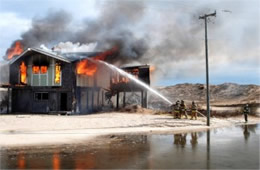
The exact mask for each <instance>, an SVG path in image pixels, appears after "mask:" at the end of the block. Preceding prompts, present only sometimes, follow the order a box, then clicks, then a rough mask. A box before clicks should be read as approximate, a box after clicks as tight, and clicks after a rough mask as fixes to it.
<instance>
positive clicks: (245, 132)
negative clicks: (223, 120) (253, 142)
mask: <svg viewBox="0 0 260 170" xmlns="http://www.w3.org/2000/svg"><path fill="white" fill-rule="evenodd" d="M249 136H250V132H249V131H248V125H245V126H244V137H245V140H246V141H247V140H248V138H249Z"/></svg>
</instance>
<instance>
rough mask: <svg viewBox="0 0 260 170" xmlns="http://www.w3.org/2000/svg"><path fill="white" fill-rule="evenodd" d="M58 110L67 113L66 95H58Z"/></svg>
mask: <svg viewBox="0 0 260 170" xmlns="http://www.w3.org/2000/svg"><path fill="white" fill-rule="evenodd" d="M60 110H61V111H67V93H61V94H60Z"/></svg>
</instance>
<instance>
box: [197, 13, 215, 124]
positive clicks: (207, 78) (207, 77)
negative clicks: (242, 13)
mask: <svg viewBox="0 0 260 170" xmlns="http://www.w3.org/2000/svg"><path fill="white" fill-rule="evenodd" d="M216 14H217V13H216V11H215V12H214V13H211V14H205V15H203V16H200V17H199V19H204V22H205V52H206V84H207V126H210V104H209V66H208V65H209V64H208V37H207V21H208V17H211V16H213V17H216Z"/></svg>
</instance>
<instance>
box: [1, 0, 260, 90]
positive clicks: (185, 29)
mask: <svg viewBox="0 0 260 170" xmlns="http://www.w3.org/2000/svg"><path fill="white" fill-rule="evenodd" d="M215 10H216V12H217V16H216V17H211V18H210V21H208V48H209V75H210V79H209V80H210V84H222V83H228V82H231V83H239V84H258V85H259V84H260V67H259V66H260V56H259V55H260V33H259V29H260V12H259V11H260V1H258V0H211V1H207V0H150V1H149V0H147V1H136V0H126V1H124V2H123V1H116V0H97V1H94V0H0V18H1V22H0V32H1V34H0V56H4V55H5V52H6V49H7V48H9V47H10V45H11V44H12V43H13V42H14V41H15V40H17V39H21V38H23V36H22V35H23V34H24V33H27V35H28V34H30V33H31V32H30V29H31V28H32V27H33V24H35V22H36V21H42V20H39V18H41V19H43V18H45V19H47V20H48V19H49V18H48V17H46V16H48V15H50V13H52V14H53V13H55V12H57V11H58V13H59V11H64V12H65V13H66V14H69V16H70V17H69V18H71V19H70V21H69V22H68V23H65V26H67V25H68V28H67V27H66V29H65V31H64V30H63V31H64V32H69V35H70V36H66V38H64V37H63V38H62V40H66V41H70V38H71V37H73V40H71V41H72V42H74V43H76V42H77V40H78V41H79V42H80V43H90V42H91V41H93V40H95V41H97V42H98V44H102V43H103V42H101V40H100V39H102V38H103V37H105V38H104V39H105V40H106V43H103V44H102V48H103V49H104V48H105V47H106V45H107V44H109V42H107V41H109V40H111V39H112V40H114V39H115V38H114V37H117V39H120V40H121V39H123V40H125V41H126V42H127V43H125V45H124V48H123V50H124V53H123V54H126V52H129V50H133V48H127V46H128V45H129V46H131V47H132V46H133V44H134V48H138V47H140V46H141V47H142V48H141V50H142V51H141V52H142V53H140V51H137V54H139V55H141V57H133V56H134V55H129V57H133V58H131V60H127V61H129V62H130V63H132V64H151V65H154V66H155V68H156V69H155V72H154V73H153V75H152V84H154V85H174V84H179V83H205V82H206V80H205V76H206V75H205V74H206V73H205V46H204V43H205V37H204V22H203V20H199V19H198V18H199V16H201V15H203V14H206V13H212V12H214V11H215ZM93 23H95V24H93ZM93 25H94V26H93ZM96 27H97V29H96V30H95V32H93V31H90V30H93V28H96ZM101 27H102V28H101ZM91 28H92V29H91ZM72 30H73V31H72ZM84 31H86V35H87V36H86V37H84V39H82V38H80V37H82V35H84V34H82V32H83V33H85V32H84ZM74 33H75V36H74V35H73V34H74ZM80 33H81V34H80ZM122 34H124V35H123V36H121V35H122ZM76 35H77V36H76ZM119 35H120V36H121V37H120V36H119ZM126 35H127V36H126ZM52 36H53V37H52V40H53V39H55V38H56V37H55V34H54V35H52ZM118 36H119V38H118ZM78 37H79V38H78ZM88 37H91V38H89V39H88ZM111 37H112V38H111ZM122 37H124V38H122ZM132 37H134V38H132ZM77 38H78V39H77ZM60 39H61V38H60V36H59V37H58V36H57V38H56V40H57V41H60ZM99 41H100V42H99ZM50 44H51V45H53V43H50ZM50 44H49V45H50ZM109 45H110V44H109ZM47 46H48V44H47ZM136 46H138V47H136ZM49 47H51V46H49ZM139 50H140V49H139ZM129 53H131V54H132V51H130V52H129ZM126 55H128V54H126Z"/></svg>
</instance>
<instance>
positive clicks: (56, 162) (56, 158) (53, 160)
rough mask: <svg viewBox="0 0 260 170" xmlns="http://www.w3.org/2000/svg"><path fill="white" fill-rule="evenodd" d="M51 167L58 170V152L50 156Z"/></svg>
mask: <svg viewBox="0 0 260 170" xmlns="http://www.w3.org/2000/svg"><path fill="white" fill-rule="evenodd" d="M52 165H53V169H54V170H59V169H60V155H59V152H57V151H56V152H54V153H53V156H52Z"/></svg>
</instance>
